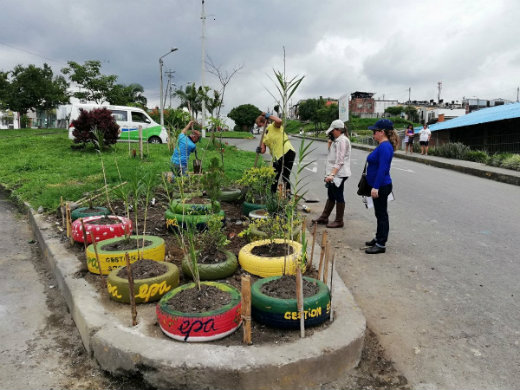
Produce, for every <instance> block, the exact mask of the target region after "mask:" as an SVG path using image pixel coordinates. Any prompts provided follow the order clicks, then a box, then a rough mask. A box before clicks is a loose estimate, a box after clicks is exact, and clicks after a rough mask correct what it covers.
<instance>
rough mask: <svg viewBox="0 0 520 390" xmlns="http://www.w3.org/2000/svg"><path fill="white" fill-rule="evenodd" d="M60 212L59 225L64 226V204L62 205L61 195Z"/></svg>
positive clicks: (61, 198)
mask: <svg viewBox="0 0 520 390" xmlns="http://www.w3.org/2000/svg"><path fill="white" fill-rule="evenodd" d="M60 212H61V226H62V227H63V228H65V206H64V205H63V196H60Z"/></svg>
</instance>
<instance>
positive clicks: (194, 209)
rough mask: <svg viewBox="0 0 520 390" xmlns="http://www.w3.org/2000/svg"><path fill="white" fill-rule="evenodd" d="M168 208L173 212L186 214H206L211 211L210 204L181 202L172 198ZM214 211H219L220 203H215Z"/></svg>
mask: <svg viewBox="0 0 520 390" xmlns="http://www.w3.org/2000/svg"><path fill="white" fill-rule="evenodd" d="M168 210H170V211H172V212H173V213H174V214H186V215H207V214H211V213H213V207H212V205H211V203H210V204H196V203H182V201H181V200H180V199H174V200H172V201H171V203H170V206H169V207H168ZM215 211H216V212H219V211H220V203H219V202H216V203H215Z"/></svg>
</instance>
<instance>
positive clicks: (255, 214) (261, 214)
mask: <svg viewBox="0 0 520 390" xmlns="http://www.w3.org/2000/svg"><path fill="white" fill-rule="evenodd" d="M248 217H249V218H251V219H267V218H268V217H269V213H268V212H267V210H266V209H256V210H251V211H250V212H249V215H248Z"/></svg>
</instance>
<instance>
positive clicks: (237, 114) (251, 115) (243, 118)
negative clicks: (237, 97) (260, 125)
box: [227, 104, 262, 130]
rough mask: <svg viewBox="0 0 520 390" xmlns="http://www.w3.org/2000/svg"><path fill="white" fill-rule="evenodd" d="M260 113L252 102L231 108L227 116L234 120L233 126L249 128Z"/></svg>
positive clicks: (242, 128) (243, 128)
mask: <svg viewBox="0 0 520 390" xmlns="http://www.w3.org/2000/svg"><path fill="white" fill-rule="evenodd" d="M261 113H262V111H260V109H259V108H258V107H256V106H253V105H252V104H242V105H240V106H237V107H235V108H233V109H232V110H231V111H230V112H229V114H228V115H227V116H228V118H231V119H233V120H234V121H235V124H236V126H235V128H238V129H240V130H249V129H251V128H252V127H253V125H254V124H255V120H256V118H257V117H258V115H260V114H261Z"/></svg>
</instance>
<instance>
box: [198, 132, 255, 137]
mask: <svg viewBox="0 0 520 390" xmlns="http://www.w3.org/2000/svg"><path fill="white" fill-rule="evenodd" d="M211 134H213V133H207V137H210V136H211ZM221 135H222V138H240V139H250V138H254V137H253V135H252V134H251V133H250V132H249V131H223V132H222V133H215V136H216V137H217V138H220V136H221Z"/></svg>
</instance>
